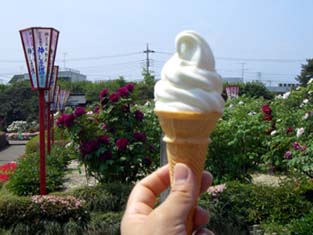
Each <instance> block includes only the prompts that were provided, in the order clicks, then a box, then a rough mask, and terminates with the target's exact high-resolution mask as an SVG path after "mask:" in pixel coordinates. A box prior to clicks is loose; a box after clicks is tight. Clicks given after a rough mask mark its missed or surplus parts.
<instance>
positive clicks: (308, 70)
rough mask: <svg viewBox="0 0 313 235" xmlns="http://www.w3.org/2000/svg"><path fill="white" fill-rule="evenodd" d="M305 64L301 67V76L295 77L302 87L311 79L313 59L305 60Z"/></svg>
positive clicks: (312, 75) (312, 76)
mask: <svg viewBox="0 0 313 235" xmlns="http://www.w3.org/2000/svg"><path fill="white" fill-rule="evenodd" d="M306 61H307V64H303V65H302V69H301V74H300V75H298V76H297V77H296V80H297V81H299V82H300V84H301V85H302V86H306V84H307V83H308V82H309V81H310V79H312V78H313V59H307V60H306Z"/></svg>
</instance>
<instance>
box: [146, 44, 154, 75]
mask: <svg viewBox="0 0 313 235" xmlns="http://www.w3.org/2000/svg"><path fill="white" fill-rule="evenodd" d="M143 53H145V54H146V70H147V73H149V72H150V69H149V68H150V59H149V53H155V51H154V50H150V49H149V43H147V47H146V50H144V51H143Z"/></svg>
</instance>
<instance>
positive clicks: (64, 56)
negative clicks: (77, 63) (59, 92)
mask: <svg viewBox="0 0 313 235" xmlns="http://www.w3.org/2000/svg"><path fill="white" fill-rule="evenodd" d="M66 55H67V52H64V53H63V58H64V59H63V64H64V70H65V68H66Z"/></svg>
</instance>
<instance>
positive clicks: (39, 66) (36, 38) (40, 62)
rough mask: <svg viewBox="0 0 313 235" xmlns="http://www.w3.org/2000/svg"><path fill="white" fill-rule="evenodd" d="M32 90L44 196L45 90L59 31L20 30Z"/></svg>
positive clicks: (41, 187) (42, 28)
mask: <svg viewBox="0 0 313 235" xmlns="http://www.w3.org/2000/svg"><path fill="white" fill-rule="evenodd" d="M20 36H21V40H22V44H23V49H24V55H25V59H26V64H27V69H28V74H29V80H30V83H31V87H32V90H35V91H39V129H40V130H39V135H40V194H41V195H45V194H46V159H45V158H46V156H45V121H44V120H45V98H44V96H45V90H48V89H49V86H50V78H51V73H52V70H53V66H54V60H55V55H56V50H57V44H58V38H59V31H57V30H56V29H54V28H47V27H32V28H27V29H22V30H20Z"/></svg>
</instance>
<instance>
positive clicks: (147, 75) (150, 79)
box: [142, 68, 155, 87]
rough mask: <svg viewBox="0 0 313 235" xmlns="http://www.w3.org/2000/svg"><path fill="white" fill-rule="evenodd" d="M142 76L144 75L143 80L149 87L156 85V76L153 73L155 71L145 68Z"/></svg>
mask: <svg viewBox="0 0 313 235" xmlns="http://www.w3.org/2000/svg"><path fill="white" fill-rule="evenodd" d="M142 76H143V81H144V83H145V84H146V85H147V86H149V87H151V86H153V87H154V84H155V80H154V78H155V76H154V74H153V71H149V70H147V69H145V68H143V71H142Z"/></svg>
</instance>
